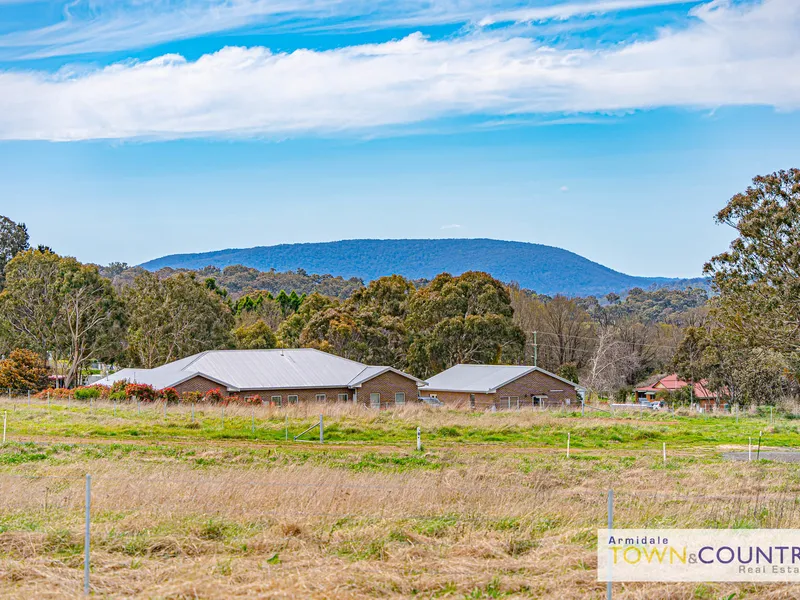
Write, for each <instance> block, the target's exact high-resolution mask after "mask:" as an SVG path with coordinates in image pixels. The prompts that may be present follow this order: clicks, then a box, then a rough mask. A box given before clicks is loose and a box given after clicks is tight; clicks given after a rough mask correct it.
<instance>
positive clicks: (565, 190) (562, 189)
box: [558, 185, 569, 192]
mask: <svg viewBox="0 0 800 600" xmlns="http://www.w3.org/2000/svg"><path fill="white" fill-rule="evenodd" d="M558 191H559V192H568V191H569V188H568V187H567V186H565V185H562V186H561V187H560V188H558Z"/></svg>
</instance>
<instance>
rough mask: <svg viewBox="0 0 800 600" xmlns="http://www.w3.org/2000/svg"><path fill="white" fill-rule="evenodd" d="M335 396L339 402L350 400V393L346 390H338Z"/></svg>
mask: <svg viewBox="0 0 800 600" xmlns="http://www.w3.org/2000/svg"><path fill="white" fill-rule="evenodd" d="M336 398H337V400H338V401H339V402H350V394H348V393H347V392H339V393H338V394H337V395H336Z"/></svg>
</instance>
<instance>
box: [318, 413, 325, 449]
mask: <svg viewBox="0 0 800 600" xmlns="http://www.w3.org/2000/svg"><path fill="white" fill-rule="evenodd" d="M319 443H320V444H324V443H325V430H324V428H323V425H322V415H320V416H319Z"/></svg>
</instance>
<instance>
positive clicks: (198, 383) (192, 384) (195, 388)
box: [175, 375, 228, 396]
mask: <svg viewBox="0 0 800 600" xmlns="http://www.w3.org/2000/svg"><path fill="white" fill-rule="evenodd" d="M217 389H218V390H219V391H220V392H222V395H223V396H224V395H226V394H227V393H228V392H227V389H226V388H225V386H224V385H220V384H218V383H217V382H216V381H211V380H210V379H206V378H205V377H203V376H202V375H197V376H195V377H192V378H191V379H187V380H186V381H184V382H183V383H179V384H178V385H176V386H175V390H176V391H177V392H178V395H179V396H182V395H183V394H185V393H186V392H200V393H201V394H205V393H206V392H207V391H209V390H217Z"/></svg>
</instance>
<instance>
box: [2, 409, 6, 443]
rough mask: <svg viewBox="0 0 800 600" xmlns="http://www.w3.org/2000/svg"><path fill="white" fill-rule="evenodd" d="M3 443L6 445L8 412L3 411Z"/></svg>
mask: <svg viewBox="0 0 800 600" xmlns="http://www.w3.org/2000/svg"><path fill="white" fill-rule="evenodd" d="M3 443H4V444H5V443H6V411H3Z"/></svg>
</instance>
